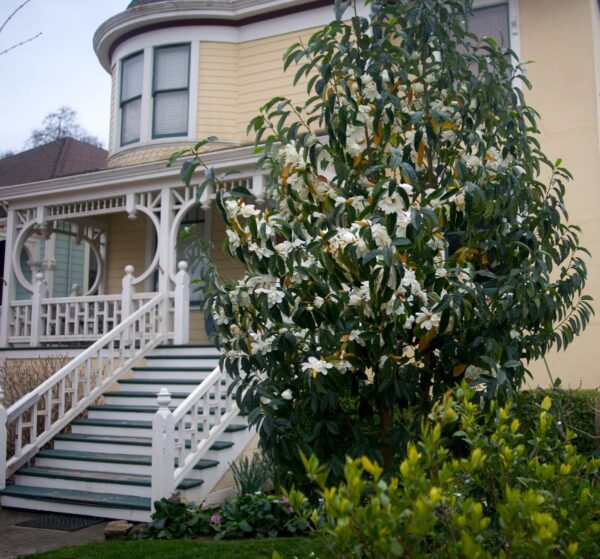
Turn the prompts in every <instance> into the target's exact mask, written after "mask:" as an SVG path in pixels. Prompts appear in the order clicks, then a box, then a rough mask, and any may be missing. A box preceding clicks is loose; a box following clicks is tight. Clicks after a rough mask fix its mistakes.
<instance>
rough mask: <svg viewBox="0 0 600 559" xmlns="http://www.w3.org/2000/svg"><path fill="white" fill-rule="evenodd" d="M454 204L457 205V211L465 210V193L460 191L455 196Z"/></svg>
mask: <svg viewBox="0 0 600 559" xmlns="http://www.w3.org/2000/svg"><path fill="white" fill-rule="evenodd" d="M454 205H455V206H456V211H457V212H464V211H465V195H464V194H463V193H462V192H459V193H458V194H457V195H456V196H455V197H454Z"/></svg>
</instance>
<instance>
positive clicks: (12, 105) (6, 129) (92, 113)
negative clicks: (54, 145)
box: [0, 0, 130, 152]
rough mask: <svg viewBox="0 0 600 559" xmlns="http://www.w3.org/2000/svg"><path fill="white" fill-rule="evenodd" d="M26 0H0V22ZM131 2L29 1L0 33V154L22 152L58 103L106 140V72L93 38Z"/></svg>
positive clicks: (108, 78)
mask: <svg viewBox="0 0 600 559" xmlns="http://www.w3.org/2000/svg"><path fill="white" fill-rule="evenodd" d="M23 1H24V0H0V25H1V24H2V22H4V20H5V19H6V18H7V17H8V16H9V15H10V13H11V12H12V11H13V10H14V9H15V8H16V7H17V6H19V5H20V4H22V3H23ZM129 1H130V0H31V1H30V2H29V3H28V4H27V5H26V6H25V7H24V8H23V9H22V10H20V11H19V12H18V13H17V14H16V15H15V16H14V18H13V19H12V20H11V21H10V22H9V23H8V24H7V25H6V27H5V28H4V29H3V30H2V32H1V33H0V52H1V51H3V50H5V49H6V48H8V47H10V46H12V45H13V44H15V43H18V42H20V41H23V40H25V39H27V38H29V37H31V36H33V35H35V34H37V33H38V32H42V35H41V36H40V37H38V38H37V39H35V40H34V41H31V42H30V43H27V44H25V45H23V46H20V47H18V48H16V49H14V50H11V51H10V52H8V53H6V54H3V55H1V56H0V152H3V151H6V150H12V151H20V150H22V148H23V144H24V143H25V141H26V140H27V138H28V137H29V134H30V133H31V130H32V129H33V128H36V127H39V126H40V125H41V123H42V120H43V119H44V117H45V116H46V115H47V114H48V113H50V112H52V111H54V110H56V109H57V108H59V107H60V106H62V105H68V106H70V107H73V108H74V109H75V110H76V111H77V113H78V114H79V122H80V124H81V125H82V126H83V128H85V129H86V130H87V131H88V132H89V133H91V134H93V135H95V136H98V137H99V138H100V140H101V141H102V142H103V143H104V147H106V146H107V143H108V124H109V108H110V107H109V105H110V76H109V75H108V74H107V73H106V72H105V70H104V69H103V68H102V66H100V63H99V62H98V59H97V58H96V55H95V54H94V49H93V47H92V37H93V35H94V32H95V31H96V29H97V28H98V27H99V26H100V24H101V23H102V22H104V21H105V20H107V19H108V18H109V17H111V16H113V15H115V14H117V13H119V12H121V11H123V10H124V9H125V8H126V7H127V4H128V3H129Z"/></svg>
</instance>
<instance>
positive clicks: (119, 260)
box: [106, 213, 148, 293]
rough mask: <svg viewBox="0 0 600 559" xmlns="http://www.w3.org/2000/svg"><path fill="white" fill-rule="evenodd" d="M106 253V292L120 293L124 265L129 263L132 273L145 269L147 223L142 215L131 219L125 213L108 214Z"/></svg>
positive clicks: (138, 272) (138, 273)
mask: <svg viewBox="0 0 600 559" xmlns="http://www.w3.org/2000/svg"><path fill="white" fill-rule="evenodd" d="M106 221H107V222H108V247H107V255H106V293H121V291H122V285H121V282H122V280H123V275H124V274H125V272H124V270H125V266H127V265H129V264H131V265H132V266H133V267H134V268H135V272H134V274H135V275H136V276H137V275H140V274H141V273H142V272H143V271H144V270H145V269H146V235H147V231H148V229H147V225H146V219H145V218H144V217H143V216H138V218H137V219H135V220H133V221H131V220H130V219H128V218H127V214H126V213H119V214H110V215H109V216H107V218H106Z"/></svg>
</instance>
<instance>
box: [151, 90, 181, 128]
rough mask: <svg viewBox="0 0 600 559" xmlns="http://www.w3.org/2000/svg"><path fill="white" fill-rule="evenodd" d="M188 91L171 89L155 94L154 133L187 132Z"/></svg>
mask: <svg viewBox="0 0 600 559" xmlns="http://www.w3.org/2000/svg"><path fill="white" fill-rule="evenodd" d="M187 129H188V92H187V91H171V92H168V93H157V94H155V96H154V135H155V136H164V135H171V134H187Z"/></svg>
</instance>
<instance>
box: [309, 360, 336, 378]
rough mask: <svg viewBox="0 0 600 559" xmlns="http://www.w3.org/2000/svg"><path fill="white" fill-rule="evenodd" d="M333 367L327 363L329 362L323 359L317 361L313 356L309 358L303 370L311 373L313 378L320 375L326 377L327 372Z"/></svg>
mask: <svg viewBox="0 0 600 559" xmlns="http://www.w3.org/2000/svg"><path fill="white" fill-rule="evenodd" d="M332 367H333V365H332V364H331V363H327V361H325V360H323V359H317V358H316V357H312V356H311V357H309V358H308V361H306V362H304V363H302V370H303V371H310V373H311V375H312V376H313V377H316V376H317V375H318V374H321V375H326V374H327V370H328V369H331V368H332Z"/></svg>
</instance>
